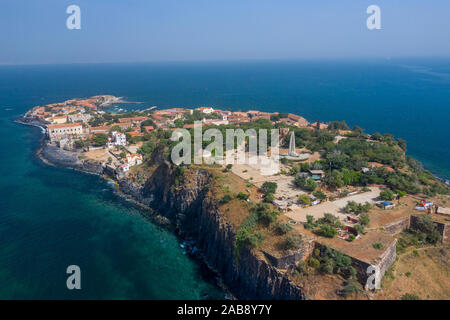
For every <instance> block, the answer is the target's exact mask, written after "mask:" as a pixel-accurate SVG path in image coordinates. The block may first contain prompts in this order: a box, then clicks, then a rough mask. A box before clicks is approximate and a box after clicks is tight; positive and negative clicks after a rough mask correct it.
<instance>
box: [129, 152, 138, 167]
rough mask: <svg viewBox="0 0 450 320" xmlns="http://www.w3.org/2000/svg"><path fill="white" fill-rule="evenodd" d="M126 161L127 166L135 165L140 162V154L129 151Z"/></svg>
mask: <svg viewBox="0 0 450 320" xmlns="http://www.w3.org/2000/svg"><path fill="white" fill-rule="evenodd" d="M127 163H128V165H129V166H131V167H132V166H136V165H138V164H141V163H142V155H140V154H139V153H131V154H128V155H127Z"/></svg>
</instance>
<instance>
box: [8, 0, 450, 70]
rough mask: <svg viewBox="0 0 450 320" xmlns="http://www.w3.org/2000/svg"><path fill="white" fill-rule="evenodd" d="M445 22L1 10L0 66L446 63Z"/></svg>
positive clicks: (392, 1)
mask: <svg viewBox="0 0 450 320" xmlns="http://www.w3.org/2000/svg"><path fill="white" fill-rule="evenodd" d="M71 4H76V5H79V6H80V7H81V14H82V17H81V19H82V22H81V30H68V29H67V28H66V19H67V17H68V14H66V8H67V7H68V6H69V5H71ZM371 4H376V5H379V6H380V7H381V24H382V30H373V31H370V30H368V29H367V28H366V19H367V17H368V15H367V14H366V8H367V7H368V6H369V5H371ZM449 16H450V1H449V0H432V1H431V0H429V1H427V0H370V1H366V0H320V1H313V0H309V1H301V0H70V1H66V0H1V1H0V64H23V63H26V64H29V63H79V62H135V61H136V62H140V61H161V60H236V59H301V58H346V57H383V58H385V57H398V56H447V57H448V56H450V18H449Z"/></svg>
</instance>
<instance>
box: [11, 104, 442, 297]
mask: <svg viewBox="0 0 450 320" xmlns="http://www.w3.org/2000/svg"><path fill="white" fill-rule="evenodd" d="M120 102H123V100H122V99H121V98H117V97H114V96H110V95H99V96H94V97H91V98H87V99H80V98H75V99H71V100H68V101H64V102H60V103H53V104H47V105H42V106H35V107H34V108H32V109H31V110H29V111H28V112H27V113H26V114H25V115H23V116H22V117H21V118H20V119H19V120H18V121H19V122H21V123H23V124H29V125H35V126H39V127H41V128H42V129H43V131H44V132H45V134H44V136H43V139H42V145H41V148H40V149H39V150H38V155H39V156H40V157H41V159H42V160H43V161H45V162H47V163H49V164H53V165H58V166H64V167H70V168H74V169H78V170H82V171H85V172H90V173H95V174H99V175H103V176H104V177H105V178H106V179H112V180H114V181H115V183H116V186H117V189H118V190H120V192H121V193H122V194H123V195H125V196H127V197H130V198H132V199H134V200H135V201H136V202H137V203H139V204H140V205H141V206H142V207H143V208H144V210H146V211H147V212H149V217H151V218H152V219H154V221H156V222H158V223H161V224H164V225H166V226H168V227H169V228H172V230H173V231H174V232H176V233H177V234H178V235H179V236H180V238H181V239H182V241H183V244H182V245H183V247H186V248H187V249H188V250H189V252H190V253H191V254H192V255H194V256H196V257H198V258H200V259H202V260H203V261H204V262H205V263H206V264H207V265H208V266H209V267H210V268H211V269H212V270H214V271H215V272H217V274H218V275H219V276H220V278H221V280H222V283H223V286H224V288H226V289H227V290H228V291H229V292H230V293H231V294H232V295H233V296H234V297H235V298H238V299H419V298H420V299H448V298H449V296H448V294H449V290H450V288H449V283H450V282H449V281H448V280H449V279H448V271H449V266H448V258H446V255H447V256H448V254H449V246H448V245H449V242H450V232H449V229H450V227H449V223H450V205H449V200H450V198H449V194H450V190H449V186H448V185H447V184H446V183H445V181H442V180H441V179H439V178H437V177H435V176H434V175H433V174H431V173H430V172H429V171H427V170H426V169H424V168H423V166H422V164H421V163H420V162H419V161H417V160H415V159H413V158H412V157H410V156H408V155H406V148H407V145H406V142H405V141H404V140H402V139H400V138H398V139H396V138H395V137H394V136H393V135H391V134H389V133H385V134H380V133H372V134H368V133H365V132H364V130H363V129H362V128H360V127H358V126H355V127H353V128H351V129H350V128H349V127H348V125H347V124H346V122H345V121H332V122H328V123H324V122H321V121H320V120H317V121H316V122H314V123H310V122H309V121H308V120H306V119H305V118H304V117H302V116H299V115H296V114H292V113H279V112H262V111H258V110H249V111H230V110H227V108H213V107H207V106H203V107H198V108H184V107H183V108H182V107H174V108H167V109H159V108H156V107H151V108H142V109H143V110H139V111H125V112H112V111H108V109H109V108H108V107H109V106H110V105H112V104H117V103H120ZM196 121H198V122H200V123H201V124H202V132H205V131H206V130H208V129H210V128H216V129H218V130H219V131H220V132H222V133H224V135H225V131H226V130H227V129H237V128H239V129H242V130H248V129H255V130H260V129H266V130H271V129H278V130H279V145H280V149H279V150H280V151H279V152H280V166H279V168H278V170H277V171H276V172H273V173H272V174H262V173H261V170H258V168H257V167H255V165H250V164H248V163H236V164H220V163H213V164H207V163H206V162H205V163H199V164H180V165H175V164H174V163H173V162H172V161H171V159H170V154H171V151H172V149H173V147H174V145H175V142H174V141H173V139H171V137H172V132H173V131H174V130H177V129H179V128H183V129H186V130H188V131H189V132H191V133H192V134H193V130H194V123H195V122H196ZM246 143H247V141H246ZM246 152H248V151H246ZM203 156H204V157H207V156H211V154H208V155H207V154H206V153H204V154H203Z"/></svg>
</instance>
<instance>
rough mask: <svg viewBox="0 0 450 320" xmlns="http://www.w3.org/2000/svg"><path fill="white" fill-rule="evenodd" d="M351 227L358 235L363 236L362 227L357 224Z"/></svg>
mask: <svg viewBox="0 0 450 320" xmlns="http://www.w3.org/2000/svg"><path fill="white" fill-rule="evenodd" d="M353 227H354V228H355V230H356V232H358V234H364V232H365V230H364V226H363V225H361V224H359V223H358V224H355V225H354V226H353Z"/></svg>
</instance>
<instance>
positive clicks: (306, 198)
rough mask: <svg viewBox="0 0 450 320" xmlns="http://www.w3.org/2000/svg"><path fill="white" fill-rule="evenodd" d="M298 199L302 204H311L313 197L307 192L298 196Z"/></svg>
mask: <svg viewBox="0 0 450 320" xmlns="http://www.w3.org/2000/svg"><path fill="white" fill-rule="evenodd" d="M298 201H299V202H300V203H302V204H310V203H311V198H310V197H309V196H308V195H307V194H302V195H300V196H299V197H298Z"/></svg>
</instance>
